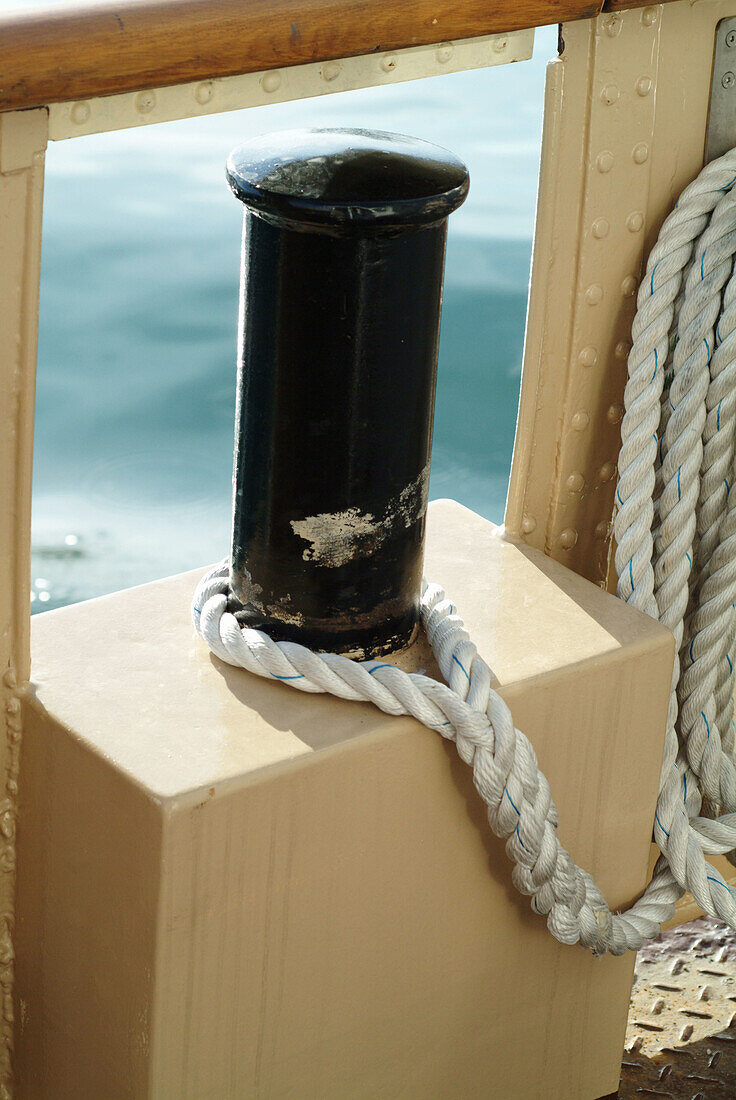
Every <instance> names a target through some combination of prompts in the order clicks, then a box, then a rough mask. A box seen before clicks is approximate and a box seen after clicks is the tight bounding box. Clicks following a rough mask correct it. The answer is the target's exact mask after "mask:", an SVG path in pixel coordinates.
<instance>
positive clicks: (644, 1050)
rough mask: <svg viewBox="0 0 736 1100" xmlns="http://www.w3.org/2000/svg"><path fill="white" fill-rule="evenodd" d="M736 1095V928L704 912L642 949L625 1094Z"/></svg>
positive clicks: (637, 1098)
mask: <svg viewBox="0 0 736 1100" xmlns="http://www.w3.org/2000/svg"><path fill="white" fill-rule="evenodd" d="M657 1096H659V1097H669V1098H670V1100H681V1098H682V1100H733V1098H735V1097H736V933H734V932H732V931H731V930H730V929H728V928H726V927H725V926H724V925H722V924H720V923H719V922H717V921H712V920H708V919H705V918H701V919H699V920H695V921H692V922H691V923H690V924H684V925H681V926H680V927H679V928H673V929H671V930H670V931H667V932H664V933H663V934H662V935H661V936H660V937H658V939H657V940H654V941H653V942H652V943H651V944H648V945H647V946H646V947H644V948H642V950H641V951H640V952H639V954H638V955H637V961H636V972H635V977H634V987H633V990H632V995H631V1009H630V1012H629V1022H628V1027H627V1031H626V1048H625V1053H624V1059H623V1064H622V1068H621V1083H620V1086H619V1091H618V1097H619V1100H645V1098H646V1097H657Z"/></svg>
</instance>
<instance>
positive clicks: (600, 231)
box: [593, 218, 610, 239]
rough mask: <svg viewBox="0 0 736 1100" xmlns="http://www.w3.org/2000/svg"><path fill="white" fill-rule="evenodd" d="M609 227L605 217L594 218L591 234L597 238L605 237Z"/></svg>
mask: <svg viewBox="0 0 736 1100" xmlns="http://www.w3.org/2000/svg"><path fill="white" fill-rule="evenodd" d="M609 228H610V226H609V224H608V222H607V221H606V219H605V218H596V220H595V221H594V222H593V236H594V237H598V238H599V239H600V238H601V237H605V236H606V234H607V233H608V230H609Z"/></svg>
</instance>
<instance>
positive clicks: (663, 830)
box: [654, 813, 670, 837]
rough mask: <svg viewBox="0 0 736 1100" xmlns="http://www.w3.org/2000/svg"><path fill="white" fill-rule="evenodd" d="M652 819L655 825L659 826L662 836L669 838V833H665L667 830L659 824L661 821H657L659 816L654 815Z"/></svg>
mask: <svg viewBox="0 0 736 1100" xmlns="http://www.w3.org/2000/svg"><path fill="white" fill-rule="evenodd" d="M654 819H655V821H656V822H657V824H658V825H659V827H660V829H661V830H662V832H663V833H664V835H665V836H666V837H668V836H669V835H670V834H669V833H668V832H667V830H666V829H665V827H664V825H663V824H662V822H661V821H660V820H659V814H657V813H655V815H654Z"/></svg>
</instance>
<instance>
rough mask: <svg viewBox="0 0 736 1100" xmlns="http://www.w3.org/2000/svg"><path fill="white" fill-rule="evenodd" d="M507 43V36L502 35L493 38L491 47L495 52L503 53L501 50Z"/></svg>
mask: <svg viewBox="0 0 736 1100" xmlns="http://www.w3.org/2000/svg"><path fill="white" fill-rule="evenodd" d="M508 43H509V40H508V38H503V37H501V38H494V40H493V49H494V50H495V51H496V53H503V51H504V50H505V49H506V47H507V46H508Z"/></svg>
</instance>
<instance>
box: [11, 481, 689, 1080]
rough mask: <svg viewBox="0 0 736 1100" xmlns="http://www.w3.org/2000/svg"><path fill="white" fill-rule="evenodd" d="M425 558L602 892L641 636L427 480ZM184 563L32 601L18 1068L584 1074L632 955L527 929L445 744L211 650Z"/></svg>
mask: <svg viewBox="0 0 736 1100" xmlns="http://www.w3.org/2000/svg"><path fill="white" fill-rule="evenodd" d="M426 573H427V575H428V577H430V578H432V579H436V580H438V581H439V582H440V583H442V584H443V585H445V587H446V589H447V591H448V593H451V594H452V598H453V600H454V601H455V602H456V603H457V605H458V607H459V609H460V613H461V614H462V615H463V616H464V618H465V619H466V622H467V623H468V626H469V629H470V631H471V633H472V635H473V636H474V638H475V640H476V642H477V643H478V646H479V649H480V651H481V652H482V653H483V655H484V656H485V657H486V658H487V659H488V661H489V663H490V664H491V665H492V667H493V668H494V671H495V672H496V674H497V676H498V677H499V680H500V682H501V685H502V691H503V694H504V695H505V697H506V698H507V699H508V701H509V702H510V704H511V705H512V707H513V710H514V714H515V717H516V721H517V724H518V725H519V726H520V728H522V729H524V730H525V731H526V732H527V734H528V735H529V736H530V737H531V739H532V741H533V742H534V744H535V746H536V749H537V752H538V756H539V759H540V762H541V764H542V766H543V768H544V769H545V770H546V772H547V774H548V776H549V778H550V781H551V783H552V788H553V791H554V792H555V797H556V800H557V804H558V806H559V809H560V818H561V829H560V831H561V837H562V840H563V842H564V843H565V844H566V846H567V847H568V848H569V849H570V851H571V852H572V853H573V855H574V857H575V858H576V859H577V860H578V861H579V862H582V863H583V865H585V866H587V867H589V868H590V869H591V870H592V871H593V872H594V873H595V875H596V876H597V877H598V879H599V881H600V883H601V885H602V886H603V888H604V890H605V891H606V892H607V896H608V898H609V901H610V902H611V904H613V905H617V906H623V905H625V904H626V903H627V902H628V901H630V900H631V899H632V898H633V897H634V896H635V895H636V894H637V892H638V891H639V890H640V889H641V888H642V886H643V884H644V880H645V874H646V868H647V859H648V855H649V846H650V836H651V821H652V814H653V808H654V801H655V794H656V786H657V778H658V772H659V760H660V754H661V746H662V736H663V729H664V720H665V713H666V704H667V695H668V690H669V680H670V669H671V661H672V652H673V650H672V640H671V637H670V635H669V634H668V633H667V632H666V631H665V630H663V629H662V628H661V627H659V626H658V625H657V624H655V623H653V622H651V621H649V620H648V619H645V618H644V617H643V616H641V615H639V614H638V613H636V612H632V611H631V610H629V609H628V608H626V607H624V606H623V605H622V604H620V603H619V602H618V601H617V600H615V599H614V598H613V597H612V596H610V595H607V594H606V593H604V592H602V591H600V590H598V589H597V588H595V587H593V586H592V585H590V584H588V583H587V582H585V581H583V580H581V579H580V578H579V577H577V576H574V575H573V574H571V573H567V572H566V571H565V570H564V569H563V568H562V567H561V566H559V565H557V564H556V563H554V562H552V561H549V560H548V559H545V558H543V557H541V556H540V555H538V554H537V552H536V551H532V550H529V549H527V548H524V547H519V546H515V545H513V544H511V543H508V542H505V541H503V539H502V538H501V537H500V535H499V533H498V531H496V530H495V529H494V528H493V527H492V526H491V525H490V524H488V523H487V522H485V521H483V520H481V519H479V518H478V517H477V516H475V515H473V514H472V513H470V512H468V511H467V510H465V509H463V508H461V507H460V506H459V505H456V504H453V503H451V502H440V503H437V504H435V505H433V506H432V508H431V509H430V518H429V544H428V551H427V562H426ZM195 578H196V574H191V575H188V576H184V577H175V578H172V579H170V580H166V581H161V582H158V583H155V584H151V585H147V586H145V587H143V588H138V589H134V590H131V591H128V592H122V593H118V594H116V595H114V596H110V597H107V598H104V599H100V600H94V601H92V602H90V603H87V604H81V605H77V606H75V607H70V608H66V609H63V610H60V611H55V612H50V613H48V614H45V615H41V616H39V617H37V618H36V619H35V620H34V623H33V684H34V686H35V699H33V700H32V701H31V702H30V704H29V706H28V708H27V714H26V720H25V721H26V729H25V737H24V744H23V756H22V765H21V768H22V783H21V787H20V790H21V807H20V825H19V852H20V859H19V881H18V921H17V929H16V935H17V943H18V969H17V995H18V999H17V1012H18V1037H17V1054H16V1061H17V1076H18V1096H19V1097H20V1098H22V1100H35V1098H40V1097H43V1098H49V1100H65V1098H72V1097H73V1098H74V1100H117V1098H121V1100H122V1098H123V1097H126V1098H130V1097H135V1098H138V1097H145V1098H152V1097H155V1098H157V1100H185V1098H187V1100H205V1098H207V1100H230V1098H238V1100H243V1098H268V1100H287V1098H289V1100H375V1098H377V1097H379V1096H380V1097H382V1098H386V1100H398V1098H402V1100H434V1098H436V1100H449V1098H453V1100H455V1098H458V1100H463V1098H471V1097H473V1098H475V1097H478V1098H480V1097H483V1098H493V1097H499V1098H501V1097H503V1098H513V1100H524V1098H529V1100H532V1098H533V1100H539V1098H541V1097H543V1098H544V1100H553V1098H560V1100H563V1098H564V1100H575V1098H577V1097H580V1098H592V1097H595V1096H600V1095H602V1094H604V1093H607V1092H610V1091H611V1090H612V1089H614V1088H615V1087H616V1084H617V1081H618V1071H619V1062H620V1054H621V1048H622V1044H623V1038H624V1031H625V1023H626V1013H627V1007H628V1000H629V986H630V979H631V972H632V964H633V958H631V957H629V958H622V959H610V958H605V959H594V958H593V957H592V956H591V955H590V954H589V953H587V952H585V951H584V950H582V949H580V948H569V947H567V948H566V947H562V946H560V945H559V944H558V943H556V942H555V941H554V940H553V939H552V937H551V936H550V935H549V933H548V932H547V930H546V927H545V924H544V921H543V920H542V919H540V918H539V917H537V916H535V915H534V914H533V913H532V912H531V910H530V907H529V902H528V900H527V899H523V898H521V897H520V896H518V895H517V894H516V893H515V891H514V890H513V888H512V886H511V878H510V872H511V866H510V864H509V863H508V861H507V859H506V856H505V853H504V849H503V845H502V844H501V842H499V841H498V840H496V839H495V838H494V837H493V836H492V835H491V834H490V832H489V830H488V827H487V824H486V822H485V819H484V814H483V808H482V806H481V804H480V803H479V800H478V797H477V795H476V793H475V791H474V789H473V786H472V783H471V777H470V772H469V770H468V769H467V768H466V766H465V765H464V764H462V763H461V762H460V761H459V760H458V758H457V756H456V753H455V749H454V747H453V746H452V745H448V744H446V743H444V742H443V741H442V740H441V738H439V737H438V736H437V735H436V734H434V733H432V732H430V731H428V730H426V729H424V728H423V727H422V726H420V725H419V724H418V723H416V722H414V721H413V720H411V719H408V718H402V719H395V718H391V717H387V716H386V715H383V714H381V713H380V712H379V711H377V710H375V709H373V708H371V707H370V706H368V705H358V704H351V703H344V702H341V701H338V700H335V699H332V698H327V697H322V696H304V695H300V694H298V693H297V692H295V691H292V690H290V689H289V688H287V687H286V686H284V685H281V684H275V683H270V682H265V681H264V680H260V679H257V678H255V677H251V676H249V675H248V674H247V673H244V672H239V671H236V670H233V669H230V668H228V667H226V666H224V665H223V664H221V663H220V662H219V661H218V660H216V659H215V658H212V657H211V656H210V655H209V653H208V652H207V651H206V649H205V647H204V646H203V645H202V644H201V643H200V642H199V641H198V640H197V639H196V638H195V637H194V636H193V633H192V629H191V626H190V624H189V601H190V597H191V593H192V589H193V586H194V583H195ZM407 659H408V661H409V663H412V662H413V663H414V665H415V666H416V665H422V664H423V663H426V654H425V653H424V651H423V650H422V649H421V648H418V649H416V650H415V651H414V652H413V653H412V654H410V655H409V657H408V658H407Z"/></svg>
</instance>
